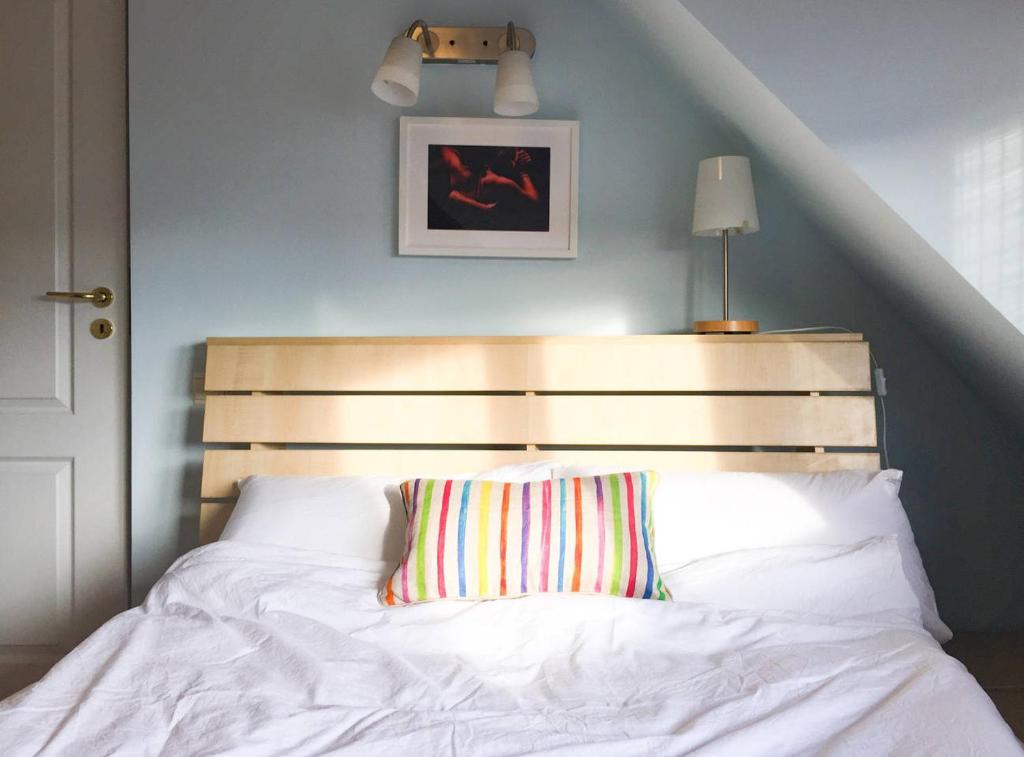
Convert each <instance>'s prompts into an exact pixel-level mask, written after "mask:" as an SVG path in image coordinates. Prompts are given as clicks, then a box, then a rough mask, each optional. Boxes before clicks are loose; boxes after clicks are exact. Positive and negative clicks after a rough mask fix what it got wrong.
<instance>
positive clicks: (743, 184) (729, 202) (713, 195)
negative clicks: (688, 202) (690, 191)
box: [693, 155, 761, 237]
mask: <svg viewBox="0 0 1024 757" xmlns="http://www.w3.org/2000/svg"><path fill="white" fill-rule="evenodd" d="M760 228H761V224H760V223H759V222H758V220H757V203H756V202H755V201H754V182H753V180H752V179H751V176H750V159H749V158H745V157H743V156H741V155H722V156H720V157H717V158H708V159H707V160H702V161H701V162H700V165H699V166H698V167H697V196H696V198H695V199H694V202H693V233H694V234H695V235H696V236H699V237H716V236H718V235H719V234H721V233H722V232H723V231H728V232H729V233H730V234H753V233H754V232H755V231H757V230H758V229H760Z"/></svg>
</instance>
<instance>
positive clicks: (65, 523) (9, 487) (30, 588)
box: [0, 460, 72, 646]
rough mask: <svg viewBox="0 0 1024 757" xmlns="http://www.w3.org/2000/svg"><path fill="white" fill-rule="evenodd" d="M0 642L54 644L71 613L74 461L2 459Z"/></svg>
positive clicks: (0, 463)
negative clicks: (1, 601) (1, 606)
mask: <svg viewBox="0 0 1024 757" xmlns="http://www.w3.org/2000/svg"><path fill="white" fill-rule="evenodd" d="M0 491H3V492H4V496H3V498H2V499H0V534H6V535H8V537H9V538H5V539H4V549H3V550H0V597H3V598H4V612H3V613H2V614H0V644H6V645H12V644H18V645H22V644H24V645H32V646H55V645H59V644H60V643H61V642H62V641H63V639H62V638H61V635H60V630H61V629H62V628H63V627H64V626H65V625H66V624H67V621H68V617H69V616H70V614H71V562H72V555H71V535H72V534H71V520H72V517H71V516H72V513H71V461H70V460H0Z"/></svg>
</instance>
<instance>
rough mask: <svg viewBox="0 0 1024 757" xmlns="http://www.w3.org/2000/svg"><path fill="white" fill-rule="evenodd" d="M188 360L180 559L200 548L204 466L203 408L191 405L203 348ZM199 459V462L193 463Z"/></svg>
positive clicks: (180, 494) (202, 364)
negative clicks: (186, 459) (181, 556)
mask: <svg viewBox="0 0 1024 757" xmlns="http://www.w3.org/2000/svg"><path fill="white" fill-rule="evenodd" d="M190 350H191V353H192V355H191V360H188V361H185V364H186V365H188V366H189V372H188V376H186V377H184V379H185V381H186V382H187V383H186V385H187V386H188V387H189V397H190V399H193V403H192V407H191V408H189V411H188V414H187V417H186V421H185V429H184V432H185V440H184V441H185V443H184V445H183V446H184V448H185V450H186V453H187V455H188V461H187V462H186V463H185V465H184V466H183V468H182V474H181V487H180V489H179V490H178V498H177V503H178V551H177V554H179V555H183V554H185V553H186V552H188V551H189V550H190V549H195V548H196V547H197V546H199V497H200V490H201V487H202V477H203V464H202V451H203V407H202V406H201V405H197V404H196V403H195V402H194V393H193V392H194V390H193V383H192V382H193V377H194V376H196V375H202V374H203V372H204V370H205V368H206V345H205V344H194V345H192V347H191V348H190ZM197 457H198V459H196V458H197Z"/></svg>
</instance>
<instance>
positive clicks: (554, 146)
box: [398, 116, 579, 258]
mask: <svg viewBox="0 0 1024 757" xmlns="http://www.w3.org/2000/svg"><path fill="white" fill-rule="evenodd" d="M460 149H461V151H462V153H463V154H465V153H471V154H472V156H475V158H476V159H475V161H471V160H463V161H462V162H460V152H459V151H460ZM488 156H494V158H493V160H494V163H495V165H497V166H498V167H497V168H496V169H493V170H492V168H491V165H490V164H489V163H485V162H486V160H487V158H488ZM510 156H511V157H510ZM531 156H535V157H531ZM432 158H433V160H432ZM439 158H440V161H439ZM516 161H518V163H517V162H516ZM481 166H483V168H481ZM545 168H546V170H545ZM531 172H532V173H535V174H538V175H537V176H536V177H534V180H533V181H531V180H530V178H529V177H530V174H531ZM538 172H543V173H538ZM462 187H468V188H470V189H468V190H467V191H465V192H463V191H462V189H461V188H462ZM544 201H546V203H547V212H546V214H545V213H544V211H543V202H544ZM527 206H529V207H527ZM578 212H579V121H549V120H539V119H538V120H531V119H505V118H422V117H410V116H404V117H402V118H401V120H400V122H399V149H398V254H399V255H433V256H454V257H515V258H575V257H576V255H577V235H578V229H577V224H578ZM545 224H546V226H545ZM485 226H491V227H493V228H485ZM515 227H522V228H515Z"/></svg>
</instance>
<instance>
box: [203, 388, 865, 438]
mask: <svg viewBox="0 0 1024 757" xmlns="http://www.w3.org/2000/svg"><path fill="white" fill-rule="evenodd" d="M874 413H875V409H874V402H873V400H872V398H871V397H865V396H828V397H811V396H764V395H758V396H749V395H716V396H707V395H660V394H659V395H607V394H597V395H593V394H590V395H586V394H584V395H536V396H522V395H491V396H482V395H460V394H451V395H436V394H420V395H416V394H402V395H364V394H346V395H257V396H245V395H213V396H211V397H209V398H208V399H207V401H206V418H205V434H204V437H205V439H206V441H209V442H283V443H316V444H406V445H409V444H461V445H489V446H495V445H509V444H515V445H526V444H545V445H562V446H569V445H572V446H579V445H615V446H620V447H621V446H634V445H647V446H702V447H703V446H707V447H722V446H736V445H742V446H753V445H762V446H793V447H800V446H805V447H813V446H829V447H870V446H874V444H875V424H874V418H875V415H874Z"/></svg>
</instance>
